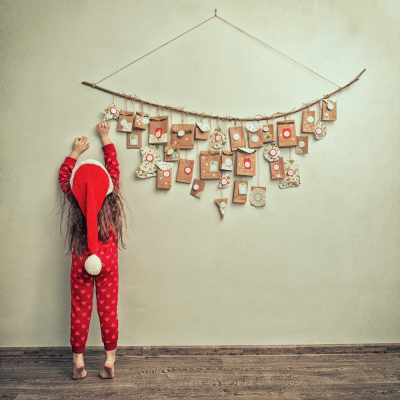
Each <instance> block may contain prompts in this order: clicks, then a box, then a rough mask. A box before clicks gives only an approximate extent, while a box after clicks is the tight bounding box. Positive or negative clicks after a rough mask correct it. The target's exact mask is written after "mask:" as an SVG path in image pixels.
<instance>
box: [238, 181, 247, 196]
mask: <svg viewBox="0 0 400 400" xmlns="http://www.w3.org/2000/svg"><path fill="white" fill-rule="evenodd" d="M239 194H247V185H246V184H245V183H239Z"/></svg>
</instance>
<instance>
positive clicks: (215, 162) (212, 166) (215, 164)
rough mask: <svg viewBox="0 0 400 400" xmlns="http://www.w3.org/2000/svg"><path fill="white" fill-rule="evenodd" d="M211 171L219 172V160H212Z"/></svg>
mask: <svg viewBox="0 0 400 400" xmlns="http://www.w3.org/2000/svg"><path fill="white" fill-rule="evenodd" d="M210 172H218V161H215V160H214V161H210Z"/></svg>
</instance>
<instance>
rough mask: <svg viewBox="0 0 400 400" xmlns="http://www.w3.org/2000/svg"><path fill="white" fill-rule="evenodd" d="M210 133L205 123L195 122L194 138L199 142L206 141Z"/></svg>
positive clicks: (208, 126)
mask: <svg viewBox="0 0 400 400" xmlns="http://www.w3.org/2000/svg"><path fill="white" fill-rule="evenodd" d="M209 133H210V125H209V124H207V123H206V122H203V121H201V122H196V127H195V131H194V138H195V139H200V140H207V139H208V136H209Z"/></svg>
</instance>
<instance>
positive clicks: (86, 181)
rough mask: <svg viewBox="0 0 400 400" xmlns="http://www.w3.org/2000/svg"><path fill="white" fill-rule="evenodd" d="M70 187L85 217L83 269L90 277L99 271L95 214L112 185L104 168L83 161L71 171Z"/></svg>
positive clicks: (96, 163)
mask: <svg viewBox="0 0 400 400" xmlns="http://www.w3.org/2000/svg"><path fill="white" fill-rule="evenodd" d="M70 185H71V189H72V193H73V194H74V196H75V198H76V200H77V201H78V204H79V207H80V209H81V210H82V213H83V215H84V216H85V217H86V226H87V244H88V249H89V253H90V256H89V257H88V258H87V259H86V261H85V269H86V271H87V272H88V273H89V274H90V275H98V274H99V273H100V271H101V260H100V258H99V257H98V256H97V254H96V252H97V241H98V233H97V214H98V213H99V211H100V209H101V206H102V205H103V201H104V199H105V198H106V196H107V195H108V194H110V193H111V192H112V191H113V183H112V180H111V177H110V175H109V174H108V172H107V170H106V169H105V168H104V166H103V165H102V164H101V163H100V162H98V161H96V160H85V161H82V162H80V163H78V164H76V165H75V167H74V169H73V170H72V174H71V179H70Z"/></svg>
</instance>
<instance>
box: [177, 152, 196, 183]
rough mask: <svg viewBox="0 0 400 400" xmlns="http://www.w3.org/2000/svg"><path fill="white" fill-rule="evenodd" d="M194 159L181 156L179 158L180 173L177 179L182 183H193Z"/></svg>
mask: <svg viewBox="0 0 400 400" xmlns="http://www.w3.org/2000/svg"><path fill="white" fill-rule="evenodd" d="M193 167H194V160H187V159H184V158H181V159H180V160H179V167H178V174H177V175H176V181H177V182H182V183H191V182H192V176H193Z"/></svg>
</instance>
